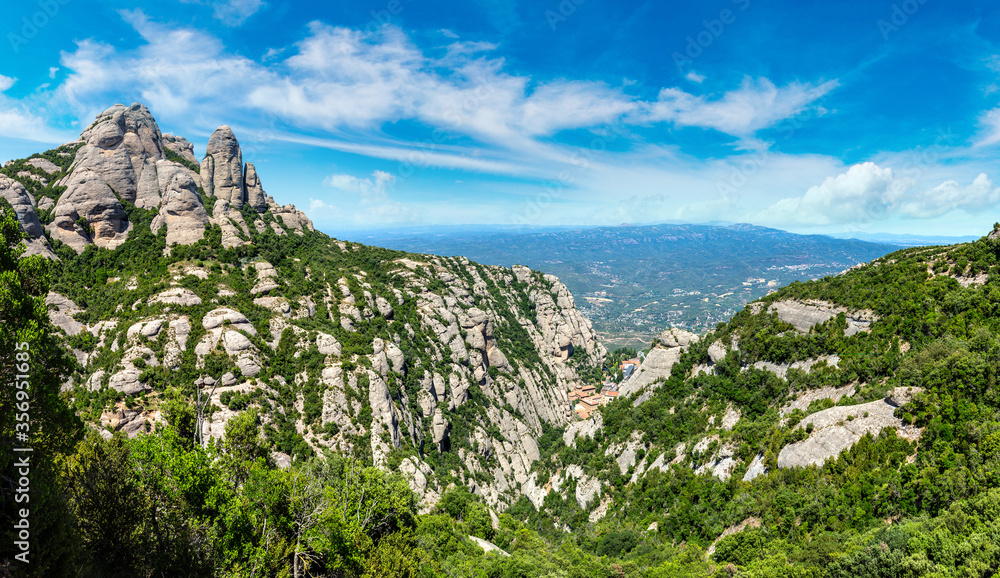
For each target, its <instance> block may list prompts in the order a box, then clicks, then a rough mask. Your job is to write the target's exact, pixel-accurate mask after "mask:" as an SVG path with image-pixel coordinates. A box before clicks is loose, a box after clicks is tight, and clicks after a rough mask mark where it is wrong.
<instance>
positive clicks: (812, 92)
mask: <svg viewBox="0 0 1000 578" xmlns="http://www.w3.org/2000/svg"><path fill="white" fill-rule="evenodd" d="M837 86H838V82H837V81H836V80H830V81H827V82H824V83H822V84H818V85H814V84H809V83H798V82H795V83H791V84H789V85H787V86H784V87H780V88H779V87H777V86H775V84H774V83H773V82H771V81H770V80H768V79H767V78H759V79H753V78H750V77H746V78H744V79H743V82H742V84H740V87H739V88H738V89H736V90H732V91H729V92H726V93H725V94H723V95H722V96H721V97H720V98H716V99H711V98H707V97H704V96H696V95H693V94H690V93H687V92H685V91H683V90H681V89H678V88H665V89H663V90H662V91H660V96H659V99H658V100H657V102H655V103H653V104H652V105H651V107H650V111H649V117H650V118H651V119H653V120H663V121H668V122H672V123H674V124H676V125H678V126H694V127H700V128H709V129H714V130H717V131H719V132H722V133H725V134H729V135H733V136H738V137H745V136H750V135H752V134H753V133H755V132H757V131H759V130H761V129H765V128H768V127H771V126H774V125H776V124H777V123H779V122H781V121H782V120H785V119H787V118H791V117H794V116H795V115H797V114H800V113H801V112H802V111H803V110H805V109H806V108H807V107H808V106H809V105H811V104H812V103H813V102H815V101H816V100H818V99H820V98H822V97H823V96H825V95H826V94H827V93H829V92H830V91H832V90H833V89H835V88H837Z"/></svg>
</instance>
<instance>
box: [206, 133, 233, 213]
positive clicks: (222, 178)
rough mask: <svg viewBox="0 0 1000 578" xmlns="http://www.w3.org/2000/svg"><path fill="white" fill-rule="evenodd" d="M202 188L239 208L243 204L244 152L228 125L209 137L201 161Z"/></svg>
mask: <svg viewBox="0 0 1000 578" xmlns="http://www.w3.org/2000/svg"><path fill="white" fill-rule="evenodd" d="M201 187H202V189H204V191H205V193H206V194H208V195H212V196H215V197H217V198H218V199H219V200H221V201H226V202H228V203H229V206H231V207H232V208H234V209H236V210H239V209H240V208H241V207H243V194H244V188H243V151H242V150H240V142H239V141H238V140H236V135H234V134H233V129H231V128H229V126H228V125H222V126H220V127H219V128H217V129H215V132H213V133H212V136H211V137H209V139H208V146H207V147H206V149H205V159H204V160H202V162H201Z"/></svg>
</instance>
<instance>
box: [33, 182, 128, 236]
mask: <svg viewBox="0 0 1000 578" xmlns="http://www.w3.org/2000/svg"><path fill="white" fill-rule="evenodd" d="M66 187H67V189H66V192H65V193H63V194H62V196H61V197H59V202H58V203H56V207H55V218H54V219H53V221H52V223H51V224H50V225H49V227H48V229H49V233H50V234H51V235H52V237H53V238H55V239H59V240H60V241H62V242H63V243H66V244H67V245H69V246H70V247H72V248H73V250H75V251H76V252H77V253H82V252H83V250H84V249H85V248H86V247H87V245H89V244H91V243H94V244H96V245H97V246H98V247H103V248H105V249H114V248H115V247H117V246H118V245H121V244H122V243H124V242H125V240H126V239H127V238H128V232H129V231H130V230H131V229H132V223H130V222H129V220H128V214H126V213H125V208H124V207H122V204H121V203H120V202H119V201H118V197H117V196H116V195H115V193H114V192H113V191H112V190H111V188H110V187H108V185H107V183H106V182H105V180H104V179H103V178H102V177H101V176H100V175H99V174H97V173H96V172H94V171H92V170H90V169H77V170H75V171H74V172H73V173H72V174H71V175H70V176H69V180H68V181H67V182H66Z"/></svg>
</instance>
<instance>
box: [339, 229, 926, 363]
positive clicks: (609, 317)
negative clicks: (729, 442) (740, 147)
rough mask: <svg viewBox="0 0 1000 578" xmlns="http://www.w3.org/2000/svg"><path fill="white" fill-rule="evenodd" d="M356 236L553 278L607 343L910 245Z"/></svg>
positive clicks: (715, 318) (663, 232) (761, 236)
mask: <svg viewBox="0 0 1000 578" xmlns="http://www.w3.org/2000/svg"><path fill="white" fill-rule="evenodd" d="M354 238H355V240H357V241H359V242H363V243H366V244H371V245H378V246H385V247H390V248H394V249H402V250H406V251H413V252H420V253H433V254H438V255H445V256H453V255H464V256H466V257H468V258H470V259H473V260H476V261H479V262H482V263H488V264H493V265H506V266H510V265H513V264H522V265H527V266H529V267H531V268H534V269H538V270H541V271H544V272H546V273H552V274H554V275H557V276H558V277H559V278H560V279H561V280H562V281H563V282H564V283H566V285H567V286H568V287H569V288H570V290H571V291H572V292H573V294H574V295H575V296H576V299H577V302H578V303H577V305H578V307H579V308H580V309H581V311H583V312H584V314H585V315H587V316H588V317H589V318H590V319H591V320H592V321H593V322H594V326H595V328H596V329H598V331H600V332H601V334H602V336H603V337H604V339H605V340H606V341H607V342H608V343H609V344H610V345H612V346H615V345H637V344H639V343H648V342H649V341H651V340H652V338H653V337H654V336H655V335H656V334H657V333H658V332H659V331H662V330H663V328H664V327H667V326H674V327H683V328H688V329H691V330H694V331H700V330H703V329H705V328H709V327H713V326H714V325H715V324H716V323H718V322H720V321H725V320H727V319H729V317H730V316H732V314H733V313H735V312H736V311H737V310H739V309H740V308H741V307H743V305H745V304H746V303H747V302H748V301H752V300H754V299H757V298H760V297H762V296H764V295H766V294H767V293H768V292H770V291H772V290H774V289H775V288H777V287H780V286H782V285H786V284H788V283H790V282H792V281H798V280H808V279H815V278H821V277H824V276H827V275H832V274H836V273H839V272H841V271H843V270H845V269H847V268H849V267H852V266H854V265H856V264H858V263H861V262H868V261H870V260H872V259H875V258H878V257H881V256H883V255H885V254H886V253H890V252H892V251H895V250H896V249H898V248H900V247H901V246H903V245H909V243H908V242H900V243H898V244H891V243H889V242H887V241H879V242H871V241H861V240H856V239H837V238H833V237H829V236H825V235H797V234H794V233H788V232H785V231H780V230H777V229H769V228H766V227H759V226H754V225H748V224H731V225H727V226H718V225H693V224H663V225H642V226H617V227H595V228H586V229H580V228H577V229H567V228H558V227H552V228H546V229H533V230H527V231H525V230H515V229H512V230H500V229H498V228H495V227H478V228H477V227H475V226H454V227H444V228H420V229H410V230H404V231H397V232H380V231H372V232H365V233H360V234H358V235H357V236H355V237H354Z"/></svg>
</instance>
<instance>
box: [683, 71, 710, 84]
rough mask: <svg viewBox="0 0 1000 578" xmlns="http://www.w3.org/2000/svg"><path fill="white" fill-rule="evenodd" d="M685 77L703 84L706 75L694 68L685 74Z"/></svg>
mask: <svg viewBox="0 0 1000 578" xmlns="http://www.w3.org/2000/svg"><path fill="white" fill-rule="evenodd" d="M684 78H686V79H688V80H690V81H691V82H696V83H698V84H701V83H703V82H705V75H704V74H698V73H697V72H695V71H693V70H692V71H691V72H688V73H687V74H686V75H684Z"/></svg>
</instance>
